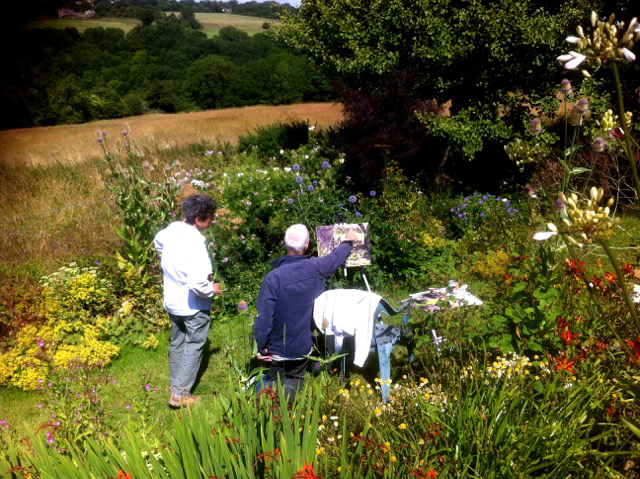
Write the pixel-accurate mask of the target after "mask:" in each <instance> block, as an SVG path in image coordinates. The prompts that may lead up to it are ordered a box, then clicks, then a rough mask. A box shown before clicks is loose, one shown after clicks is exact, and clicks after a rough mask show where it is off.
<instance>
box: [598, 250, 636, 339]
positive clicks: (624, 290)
mask: <svg viewBox="0 0 640 479" xmlns="http://www.w3.org/2000/svg"><path fill="white" fill-rule="evenodd" d="M599 243H600V244H601V245H602V248H603V249H604V251H605V253H607V256H608V257H609V260H610V261H611V264H612V265H613V269H614V270H615V272H616V275H617V276H618V280H619V281H620V288H621V289H622V297H623V298H624V302H625V304H626V305H627V308H628V309H629V312H630V313H631V317H632V318H633V322H634V323H635V325H636V328H637V330H638V334H640V321H639V320H638V313H637V312H636V308H635V305H634V304H633V301H631V296H630V295H629V289H628V288H627V283H626V282H625V280H624V277H623V275H622V270H620V265H619V264H618V261H617V260H616V258H615V256H614V255H613V252H612V251H611V248H610V247H609V243H608V242H607V241H606V240H604V239H602V240H600V241H599Z"/></svg>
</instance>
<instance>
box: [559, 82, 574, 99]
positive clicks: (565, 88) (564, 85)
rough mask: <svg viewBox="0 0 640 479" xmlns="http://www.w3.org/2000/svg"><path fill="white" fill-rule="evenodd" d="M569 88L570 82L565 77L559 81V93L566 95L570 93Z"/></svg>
mask: <svg viewBox="0 0 640 479" xmlns="http://www.w3.org/2000/svg"><path fill="white" fill-rule="evenodd" d="M571 90H572V88H571V82H570V81H569V80H567V79H566V78H565V79H564V80H562V82H561V83H560V93H562V94H564V95H568V94H569V93H571Z"/></svg>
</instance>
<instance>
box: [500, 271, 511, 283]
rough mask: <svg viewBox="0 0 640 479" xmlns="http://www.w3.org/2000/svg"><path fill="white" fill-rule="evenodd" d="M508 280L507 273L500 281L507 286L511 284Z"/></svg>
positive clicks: (508, 275)
mask: <svg viewBox="0 0 640 479" xmlns="http://www.w3.org/2000/svg"><path fill="white" fill-rule="evenodd" d="M510 279H511V275H510V274H509V273H507V274H505V275H504V276H503V277H502V281H504V283H505V284H507V285H509V284H511V280H510Z"/></svg>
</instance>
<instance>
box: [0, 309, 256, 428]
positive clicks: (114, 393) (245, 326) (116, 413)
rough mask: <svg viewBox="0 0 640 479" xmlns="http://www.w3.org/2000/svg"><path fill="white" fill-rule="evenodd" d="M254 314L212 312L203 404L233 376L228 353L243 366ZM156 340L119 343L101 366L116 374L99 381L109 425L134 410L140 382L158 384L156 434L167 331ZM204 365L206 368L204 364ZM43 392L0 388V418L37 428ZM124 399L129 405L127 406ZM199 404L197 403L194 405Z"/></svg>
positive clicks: (163, 416) (161, 422) (167, 412)
mask: <svg viewBox="0 0 640 479" xmlns="http://www.w3.org/2000/svg"><path fill="white" fill-rule="evenodd" d="M252 320H253V318H252V317H250V316H249V315H238V316H236V317H234V318H231V319H230V320H223V321H221V320H217V319H216V318H215V317H214V318H213V321H212V323H211V329H210V330H209V347H208V351H206V353H205V357H204V359H203V368H202V369H204V371H203V374H202V376H201V377H200V379H199V382H198V383H197V386H196V390H195V391H194V393H195V394H196V395H198V396H200V397H201V402H202V406H201V407H204V408H207V407H208V406H210V405H211V404H213V401H214V398H215V397H216V395H218V394H225V391H226V390H227V388H228V387H229V381H230V380H231V379H232V378H233V377H234V376H233V375H232V369H231V368H230V365H229V362H228V361H227V359H226V355H227V353H230V354H231V356H232V357H233V358H234V359H235V360H236V362H237V364H238V365H240V366H244V365H245V364H247V361H248V359H249V356H250V354H249V353H250V351H249V349H248V344H249V338H248V334H249V332H250V331H251V322H252ZM158 339H159V345H158V347H157V348H156V349H155V350H143V349H141V348H136V347H130V346H127V347H123V348H122V350H121V352H120V355H119V357H118V358H117V359H116V360H115V361H114V363H113V364H112V365H111V366H110V367H108V368H106V369H105V370H104V372H103V373H102V374H101V376H111V377H113V378H115V380H116V384H107V385H106V386H103V389H102V394H101V399H102V404H103V407H104V408H105V411H106V412H107V413H108V415H109V418H110V419H108V421H109V422H110V424H111V426H112V430H114V431H115V430H117V429H118V427H119V426H122V425H124V424H125V423H126V421H127V417H128V416H133V415H135V412H134V408H133V406H134V405H135V404H136V400H137V398H141V397H142V396H143V391H144V386H145V384H147V383H148V384H151V385H152V387H154V388H155V387H157V388H158V390H157V391H156V392H152V393H151V395H152V398H153V399H152V402H151V406H150V408H149V411H148V413H147V415H148V418H149V423H150V424H151V429H152V430H153V431H154V432H155V433H157V434H158V435H161V434H162V432H163V431H164V429H165V426H166V424H167V423H168V422H169V421H170V419H171V417H172V416H173V415H174V414H175V411H173V410H171V409H170V408H169V407H168V406H167V400H168V399H169V332H168V331H165V332H163V333H162V334H160V335H159V336H158ZM205 367H206V369H205ZM43 402H44V397H43V394H42V393H40V392H37V391H35V392H34V391H31V392H28V391H22V390H20V389H16V388H6V387H5V388H0V419H5V418H6V419H8V420H9V423H10V424H11V425H12V426H13V427H15V428H16V429H17V430H18V432H19V433H20V434H26V433H27V432H28V431H33V430H36V429H37V428H38V427H39V426H41V425H42V424H44V423H45V422H47V420H48V411H47V409H46V405H45V406H43V407H42V408H39V407H38V405H39V404H43ZM127 404H129V405H131V406H132V408H131V409H130V410H127V408H126V406H127ZM199 407H200V406H199Z"/></svg>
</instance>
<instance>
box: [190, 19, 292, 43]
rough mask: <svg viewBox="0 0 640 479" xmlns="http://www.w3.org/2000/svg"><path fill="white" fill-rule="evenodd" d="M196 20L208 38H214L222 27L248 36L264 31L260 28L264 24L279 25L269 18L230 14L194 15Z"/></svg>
mask: <svg viewBox="0 0 640 479" xmlns="http://www.w3.org/2000/svg"><path fill="white" fill-rule="evenodd" d="M196 20H198V21H199V22H200V23H202V27H203V31H204V32H205V33H206V34H207V37H208V38H211V37H214V36H216V35H217V34H218V32H220V29H221V28H224V27H235V28H237V29H238V30H242V31H243V32H247V33H248V34H249V35H255V34H256V33H261V32H265V31H266V30H264V29H263V28H262V25H263V24H264V23H265V22H268V23H271V25H276V24H278V23H280V22H279V21H278V20H273V19H270V18H258V17H248V16H245V15H234V14H232V13H196Z"/></svg>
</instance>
